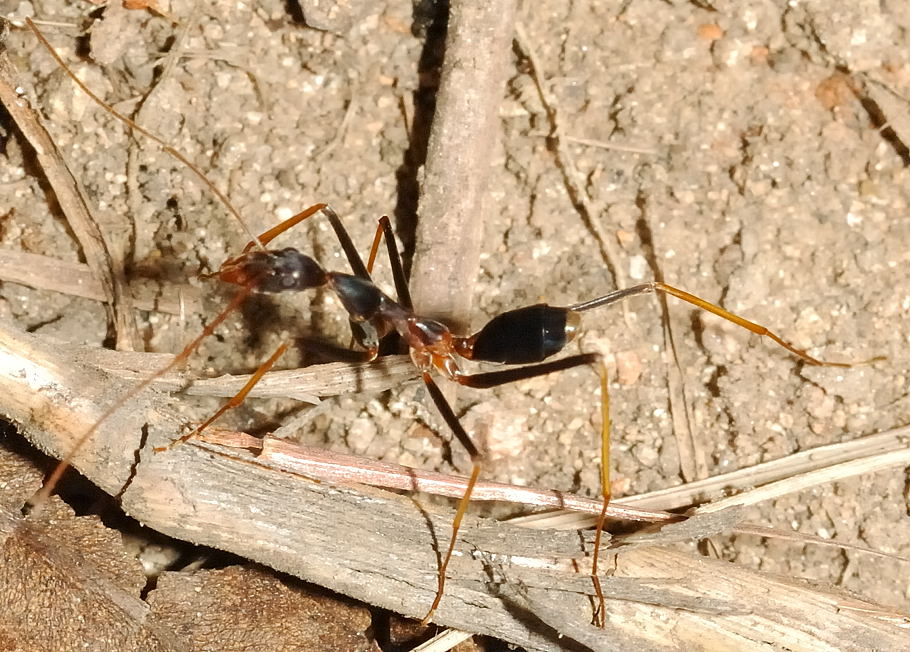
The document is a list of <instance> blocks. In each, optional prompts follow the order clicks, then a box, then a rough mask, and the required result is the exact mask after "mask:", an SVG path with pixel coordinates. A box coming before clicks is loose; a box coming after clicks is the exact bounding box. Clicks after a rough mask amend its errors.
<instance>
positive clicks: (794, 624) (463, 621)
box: [0, 324, 906, 650]
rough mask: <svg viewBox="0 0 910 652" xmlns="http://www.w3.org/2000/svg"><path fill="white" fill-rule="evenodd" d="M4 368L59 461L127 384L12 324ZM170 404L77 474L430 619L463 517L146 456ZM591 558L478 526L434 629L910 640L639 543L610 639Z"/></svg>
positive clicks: (173, 426)
mask: <svg viewBox="0 0 910 652" xmlns="http://www.w3.org/2000/svg"><path fill="white" fill-rule="evenodd" d="M0 327H2V324H0ZM0 369H3V370H7V372H8V373H6V374H4V375H2V376H0V392H2V393H3V395H4V397H5V401H4V410H5V412H6V415H5V416H7V417H8V418H9V419H10V420H11V421H13V422H15V423H17V424H19V426H20V428H21V429H22V431H23V432H24V433H25V434H26V436H27V437H28V438H29V439H30V440H31V441H32V442H33V443H35V444H36V445H38V446H40V447H42V448H45V449H46V450H49V451H50V452H51V453H52V454H57V455H59V454H60V453H61V451H63V452H65V451H67V450H69V449H70V448H71V446H72V440H73V439H74V438H77V437H78V436H79V435H80V434H82V433H83V432H85V430H86V429H87V428H88V427H89V426H90V425H91V424H93V423H96V422H97V421H98V416H99V413H100V412H102V411H103V410H104V406H105V405H109V404H110V403H111V402H112V401H115V400H117V398H118V397H119V396H120V395H122V393H123V391H124V387H122V386H121V387H118V388H116V390H111V388H110V386H111V384H112V383H111V378H110V376H108V375H107V374H105V373H102V372H100V371H99V370H98V369H97V368H95V367H93V366H91V365H86V364H85V363H83V362H81V360H80V359H79V357H78V356H75V355H73V354H72V353H71V351H70V348H69V347H66V346H55V345H52V344H51V343H49V342H48V341H47V340H46V339H44V338H40V337H37V336H33V335H28V334H25V333H21V332H17V331H14V330H11V329H7V328H0ZM127 384H129V383H127ZM133 384H135V383H133ZM175 412H176V410H174V409H171V408H170V407H169V406H168V402H167V401H166V400H165V397H163V396H161V395H158V394H157V393H156V392H154V390H151V389H150V390H149V393H148V395H143V396H141V397H140V398H139V399H138V400H136V401H135V402H133V403H131V404H130V406H129V409H125V410H120V411H118V412H117V413H116V414H114V415H113V416H112V417H111V418H110V419H109V420H108V421H106V422H104V423H103V424H102V426H101V427H99V429H98V432H97V437H94V438H92V440H91V441H90V442H89V443H88V444H87V445H86V448H85V449H84V450H83V451H82V452H81V454H80V455H79V456H78V457H77V459H76V460H75V463H76V465H77V466H79V468H80V469H81V470H82V471H83V472H84V473H85V474H86V475H87V476H88V477H89V479H90V480H92V481H93V482H95V483H97V484H98V485H99V486H101V487H102V488H103V489H104V490H106V491H108V492H110V493H112V494H118V495H119V496H120V498H121V502H122V505H123V507H124V509H125V510H126V511H127V513H129V514H131V515H133V516H134V517H136V518H137V519H139V520H141V521H142V522H144V523H146V524H148V525H149V526H151V527H153V528H155V529H157V530H160V531H162V532H164V533H167V534H169V535H172V536H175V537H179V538H182V539H185V540H188V541H193V542H196V543H199V544H204V545H210V546H215V547H217V548H221V549H224V550H229V551H231V552H234V553H236V554H239V555H242V556H244V557H248V558H250V559H253V560H256V561H258V562H260V563H263V564H266V565H268V566H271V567H273V568H276V569H279V570H282V571H284V572H288V573H291V574H293V575H295V576H298V577H301V578H303V579H306V580H308V581H311V582H315V583H317V584H320V585H322V586H326V587H328V588H330V589H332V590H334V591H338V592H341V593H345V594H347V595H350V596H352V597H355V598H357V599H360V600H363V601H366V602H368V603H371V604H375V605H378V606H381V607H383V608H386V609H390V610H393V611H396V612H398V613H403V614H406V615H411V616H416V615H422V614H423V612H424V611H425V609H426V605H427V604H428V603H429V602H430V601H431V600H432V597H433V595H434V594H435V591H436V582H437V577H436V572H435V566H436V552H435V550H436V549H438V547H439V546H441V545H442V543H441V542H444V541H446V540H447V537H448V534H449V530H450V528H451V512H450V510H437V509H434V508H428V507H421V506H419V505H418V504H417V502H416V501H415V500H414V499H413V498H411V497H404V496H398V495H394V494H390V493H388V492H385V491H381V490H377V489H371V488H368V487H362V486H359V487H356V488H354V487H351V486H345V485H336V484H332V483H327V482H320V481H315V480H312V479H307V478H302V477H300V476H299V475H296V474H292V473H287V472H282V471H276V470H274V469H271V468H268V467H266V466H263V465H262V464H259V463H257V460H256V459H255V457H254V456H252V455H248V456H247V457H246V458H245V459H243V458H241V457H239V456H238V457H237V458H236V459H233V458H229V457H226V456H222V455H215V456H213V455H212V451H211V450H206V449H204V448H203V447H202V446H203V445H199V446H194V445H186V446H179V447H177V448H176V449H174V450H173V451H170V452H168V453H165V454H159V455H153V454H151V452H150V448H151V447H152V446H156V445H161V444H166V443H167V442H168V441H170V439H171V438H173V436H174V434H175V433H176V432H178V431H179V428H180V426H181V418H180V417H178V416H177V415H176V414H175ZM143 432H145V436H144V435H143ZM143 443H144V444H145V447H144V448H140V446H141V445H142V444H143ZM204 446H208V445H204ZM588 539H590V537H588ZM339 541H344V542H345V545H338V542H339ZM587 545H590V540H589V541H588V542H587ZM587 562H588V560H586V559H584V558H583V557H582V555H581V552H580V550H579V538H578V534H577V533H575V532H566V533H559V532H550V531H547V532H539V531H529V530H524V529H521V528H514V527H509V526H508V525H505V524H500V523H496V522H490V521H488V520H483V521H481V520H479V519H475V518H470V517H469V518H467V519H466V522H465V524H464V525H463V528H462V536H461V537H460V539H459V546H458V554H457V555H456V556H455V557H453V559H452V564H451V566H450V569H449V582H448V586H447V594H446V595H447V598H448V599H446V600H444V601H443V603H442V604H441V605H440V609H439V611H438V612H437V614H436V620H437V621H438V622H439V623H440V624H443V625H446V626H451V627H455V628H458V629H461V630H464V631H474V632H480V633H484V634H489V635H493V636H496V637H499V638H503V639H505V640H507V641H509V642H511V643H513V644H516V645H521V646H523V647H525V648H526V649H529V650H558V649H564V645H565V641H564V639H562V638H560V635H561V634H563V633H565V632H571V633H573V635H574V636H576V637H582V636H583V637H584V639H585V642H586V644H587V646H588V647H589V648H590V649H594V650H611V649H616V647H617V644H618V642H621V643H623V644H624V645H625V649H635V648H645V649H650V648H653V643H654V641H665V640H677V641H682V642H683V646H684V647H686V646H688V647H690V649H691V648H692V647H693V646H694V647H698V648H700V649H704V648H705V647H711V648H713V649H731V648H733V647H735V648H736V649H745V650H752V649H754V650H759V649H767V645H769V644H770V645H772V646H773V645H776V646H781V647H786V646H789V647H793V646H794V645H796V646H797V647H799V648H800V649H810V650H814V649H819V650H821V649H831V648H837V649H856V650H859V649H869V648H870V647H871V648H879V649H900V647H901V645H902V641H904V640H905V637H906V631H905V630H904V629H902V627H901V624H902V622H901V621H898V620H895V619H894V617H893V614H891V613H890V612H889V617H888V618H885V617H884V616H882V615H881V614H884V610H882V609H881V608H879V607H878V606H877V605H874V604H870V603H866V602H862V601H855V600H849V599H847V598H845V597H844V596H840V595H838V594H833V593H830V592H825V591H819V590H817V589H813V588H809V587H806V586H804V585H801V584H795V583H791V582H787V581H783V580H781V579H779V578H774V577H767V576H764V575H761V574H759V573H755V572H752V571H748V570H745V569H740V568H737V567H735V566H733V565H731V564H727V563H724V562H717V561H712V560H707V559H703V558H700V557H697V556H694V555H688V554H684V553H678V552H672V551H667V550H661V549H653V548H642V547H636V548H632V549H629V550H628V551H624V552H621V553H620V554H619V555H618V557H616V558H614V559H613V560H611V563H610V564H607V565H608V566H609V567H611V568H613V567H614V566H615V573H614V575H613V576H612V577H604V578H603V579H602V583H603V589H604V593H605V595H606V597H607V612H606V613H607V623H606V631H603V632H601V631H600V630H597V629H595V628H592V627H590V625H589V624H588V621H589V619H590V603H589V598H588V596H589V594H590V591H591V583H590V577H589V576H588V575H587V574H586V570H585V564H586V563H587ZM642 578H644V579H642ZM731 616H735V617H731ZM706 642H707V643H710V645H706Z"/></svg>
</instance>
